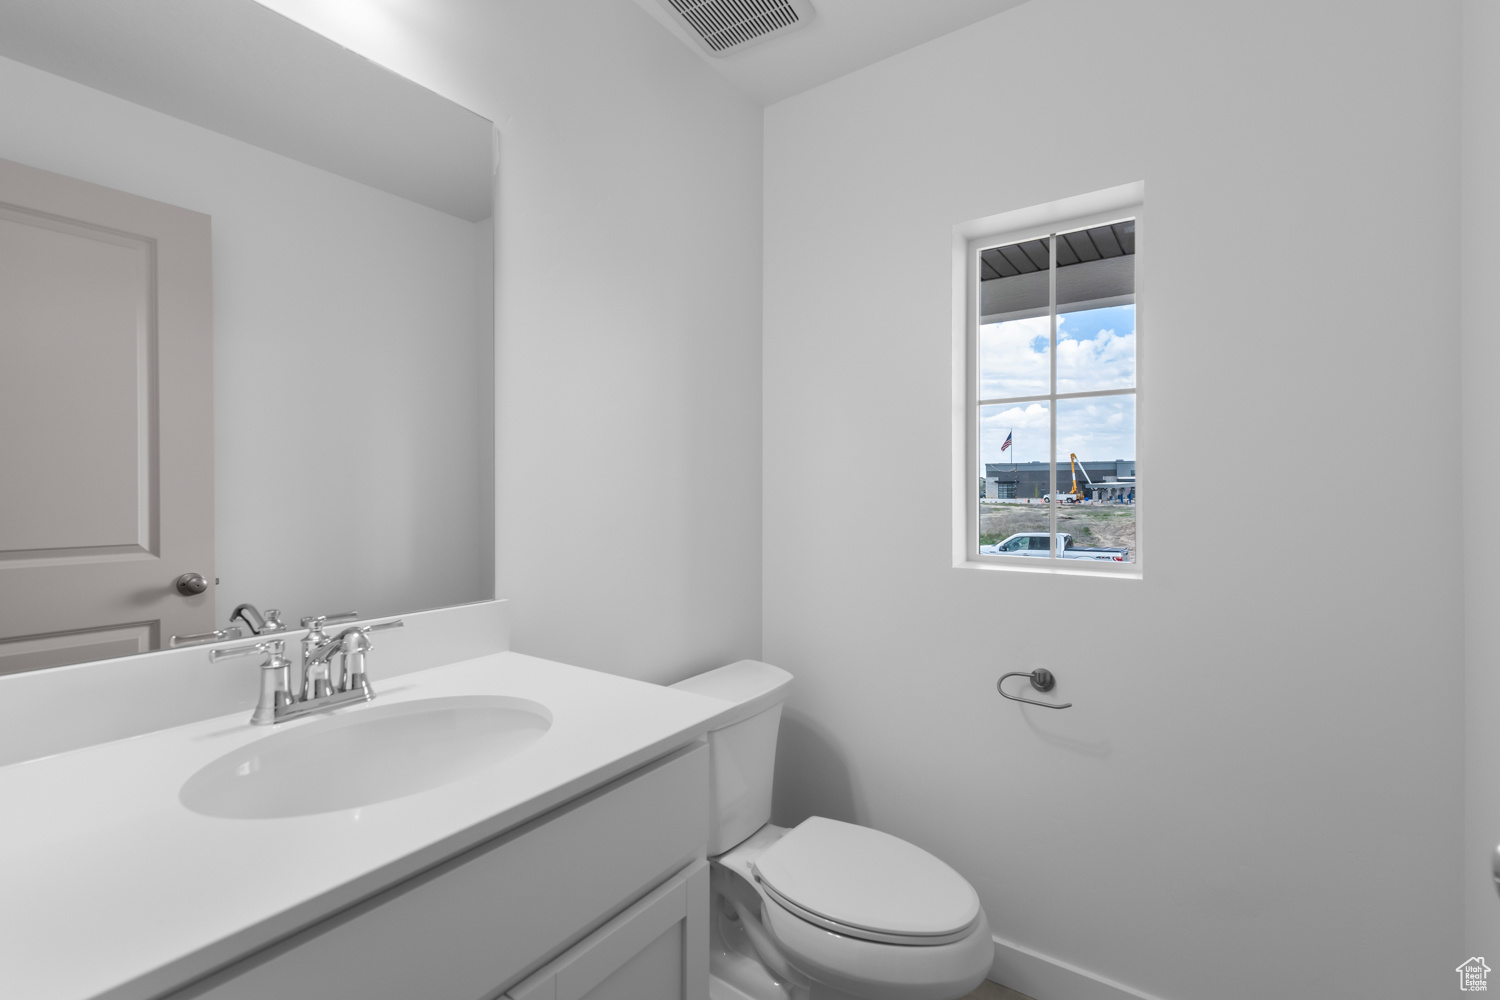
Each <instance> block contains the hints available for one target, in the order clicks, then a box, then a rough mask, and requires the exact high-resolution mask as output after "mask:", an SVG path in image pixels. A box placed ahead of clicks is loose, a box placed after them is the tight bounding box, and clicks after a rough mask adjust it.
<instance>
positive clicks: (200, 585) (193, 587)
mask: <svg viewBox="0 0 1500 1000" xmlns="http://www.w3.org/2000/svg"><path fill="white" fill-rule="evenodd" d="M207 589H208V581H207V580H205V579H203V574H201V573H184V574H182V575H181V576H179V577H178V578H177V592H178V593H179V594H181V595H182V596H183V597H196V596H197V595H198V594H201V593H203V592H204V591H205V590H207Z"/></svg>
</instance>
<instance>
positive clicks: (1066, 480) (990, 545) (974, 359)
mask: <svg viewBox="0 0 1500 1000" xmlns="http://www.w3.org/2000/svg"><path fill="white" fill-rule="evenodd" d="M1140 214H1141V213H1140V211H1139V209H1138V208H1137V209H1134V210H1126V211H1120V212H1115V213H1107V214H1104V215H1093V216H1091V217H1075V218H1073V219H1071V220H1069V221H1067V222H1065V223H1053V224H1051V225H1043V226H1035V227H1032V228H1030V229H1019V228H1013V229H1012V230H1011V231H1010V232H1008V233H1002V234H1000V235H995V236H992V237H988V238H983V237H982V238H978V239H974V238H970V239H968V240H967V243H966V244H965V247H966V257H967V259H966V262H965V271H966V275H967V279H966V295H967V298H968V312H969V316H968V324H967V331H966V334H967V336H966V342H967V362H966V366H967V369H968V370H967V373H966V375H967V377H966V382H967V385H968V404H967V406H966V411H967V414H966V421H967V429H966V433H965V437H966V441H967V452H968V456H969V462H970V463H972V464H971V469H972V474H973V475H974V478H977V479H979V480H981V481H982V482H983V483H984V484H985V489H984V490H983V491H982V492H981V493H980V494H979V495H978V496H977V497H974V498H973V499H972V500H971V502H970V503H969V505H968V507H969V509H968V511H967V512H966V516H967V518H968V525H967V526H966V527H967V531H966V532H965V534H966V535H967V538H968V547H967V554H966V557H965V559H966V561H969V562H976V561H977V562H995V563H1000V564H1007V565H1027V566H1029V567H1036V566H1038V565H1043V566H1053V567H1057V568H1063V569H1079V570H1083V569H1095V570H1100V569H1103V571H1105V572H1109V571H1111V570H1125V569H1126V567H1133V566H1137V565H1138V564H1139V561H1140V549H1139V542H1138V532H1137V524H1138V513H1139V511H1138V506H1137V502H1136V497H1137V490H1138V488H1139V486H1138V484H1139V479H1138V478H1137V475H1136V402H1137V398H1138V396H1139V388H1138V385H1137V372H1136V354H1137V351H1136V335H1137V323H1136V314H1137V306H1138V301H1137V292H1138V288H1137V285H1138V276H1137V268H1138V264H1137V260H1138V257H1137V253H1136V246H1137V237H1138V233H1139V230H1138V227H1139V223H1140ZM974 478H971V479H970V480H969V481H970V482H973V481H974ZM1028 538H1029V539H1030V542H1029V544H1027V541H1026V539H1028ZM1054 538H1056V539H1058V541H1057V544H1056V545H1053V544H1052V542H1053V539H1054ZM1021 556H1029V557H1030V558H1018V557H1021ZM1039 556H1040V557H1043V558H1044V559H1045V562H1042V561H1041V560H1039V559H1038V558H1037V557H1039ZM1106 566H1107V567H1110V569H1104V567H1106Z"/></svg>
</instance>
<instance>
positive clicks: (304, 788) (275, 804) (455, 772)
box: [178, 695, 552, 819]
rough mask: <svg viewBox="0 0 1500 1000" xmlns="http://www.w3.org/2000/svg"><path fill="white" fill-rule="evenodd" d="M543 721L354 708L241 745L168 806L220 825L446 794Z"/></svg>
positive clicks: (508, 711) (541, 713)
mask: <svg viewBox="0 0 1500 1000" xmlns="http://www.w3.org/2000/svg"><path fill="white" fill-rule="evenodd" d="M551 725H552V713H551V712H548V711H547V710H546V709H545V708H543V707H542V706H541V705H538V704H537V703H536V702H534V701H527V700H526V699H524V698H503V697H497V696H477V695H476V696H469V697H457V698H428V699H425V700H422V701H407V702H401V703H399V704H395V705H380V706H376V707H372V708H361V709H359V710H357V711H353V712H349V713H347V714H344V715H333V716H328V717H325V718H321V719H316V720H314V721H312V722H309V723H306V724H304V725H300V726H298V727H296V728H295V729H289V730H287V731H285V732H280V733H273V734H272V735H270V736H267V737H265V738H264V739H260V740H256V741H255V742H254V743H249V744H246V745H245V746H243V747H240V748H239V749H238V750H235V751H233V752H232V753H227V754H225V755H224V756H222V757H220V758H219V759H218V760H215V761H212V762H210V763H209V764H206V765H204V767H203V768H202V769H200V770H199V771H198V772H197V773H196V774H194V775H193V776H192V777H191V778H189V779H188V780H187V781H186V782H185V783H184V784H183V786H182V791H181V793H180V794H179V796H178V798H179V799H180V800H181V802H182V804H183V805H185V806H187V807H188V808H189V809H191V810H192V811H193V812H196V813H200V814H202V815H204V816H217V817H222V818H225V819H276V818H283V817H287V816H309V815H312V814H314V813H325V812H335V811H337V810H340V809H354V808H357V807H359V806H368V805H373V804H375V803H377V802H388V801H390V800H391V799H399V798H402V797H404V796H407V795H415V794H416V793H418V792H425V791H427V790H428V789H431V788H437V787H439V786H441V785H446V784H448V783H449V782H453V781H457V780H459V779H460V778H465V777H468V776H469V775H471V774H474V773H476V772H478V771H482V770H484V769H485V768H487V767H490V766H491V765H493V764H496V763H498V762H499V761H502V760H504V759H505V758H507V757H511V756H514V755H515V754H517V753H520V752H521V751H522V750H524V749H526V748H527V747H528V746H530V745H531V744H533V743H535V742H536V741H537V740H539V739H541V738H542V735H543V734H544V733H546V731H547V729H548V728H549V727H550V726H551Z"/></svg>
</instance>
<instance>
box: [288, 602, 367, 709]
mask: <svg viewBox="0 0 1500 1000" xmlns="http://www.w3.org/2000/svg"><path fill="white" fill-rule="evenodd" d="M358 617H359V612H357V611H340V612H339V613H338V614H336V615H314V616H312V617H310V618H304V619H302V627H303V628H305V629H307V634H306V635H305V636H303V637H302V695H301V700H302V701H307V700H308V699H309V698H321V697H323V696H324V695H329V694H332V693H333V684H332V678H331V677H328V676H327V674H328V673H329V670H328V666H329V664H328V657H327V656H326V655H325V656H324V657H323V658H322V659H321V660H320V659H318V658H317V657H315V656H313V651H314V650H315V649H317V648H318V647H319V646H321V645H323V643H325V642H327V641H328V633H327V632H324V631H323V626H324V625H327V624H328V623H329V622H344V621H353V620H354V619H355V618H358ZM319 665H321V667H322V668H323V669H322V670H321V671H320V672H321V673H323V674H324V675H325V676H324V677H315V675H314V669H315V667H317V666H319ZM320 684H321V685H322V687H321V689H320V688H319V686H318V685H320Z"/></svg>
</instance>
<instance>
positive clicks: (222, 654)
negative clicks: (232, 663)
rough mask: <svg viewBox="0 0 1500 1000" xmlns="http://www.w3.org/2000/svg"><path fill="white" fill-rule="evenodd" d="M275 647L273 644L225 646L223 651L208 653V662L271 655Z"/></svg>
mask: <svg viewBox="0 0 1500 1000" xmlns="http://www.w3.org/2000/svg"><path fill="white" fill-rule="evenodd" d="M273 645H274V643H271V642H251V643H247V644H246V645H243V646H225V647H223V648H221V649H211V650H209V651H208V662H210V663H218V662H219V661H220V660H228V659H230V658H232V657H236V656H249V655H250V654H251V653H265V654H267V655H269V654H270V653H271V652H272V649H271V647H272V646H273Z"/></svg>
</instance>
